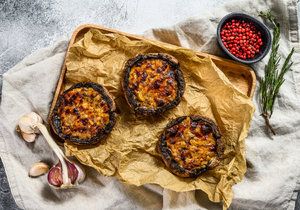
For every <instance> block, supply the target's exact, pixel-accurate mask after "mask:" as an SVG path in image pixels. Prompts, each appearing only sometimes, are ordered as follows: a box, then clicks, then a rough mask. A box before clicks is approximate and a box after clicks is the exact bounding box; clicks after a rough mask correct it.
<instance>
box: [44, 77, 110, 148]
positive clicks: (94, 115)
mask: <svg viewBox="0 0 300 210" xmlns="http://www.w3.org/2000/svg"><path fill="white" fill-rule="evenodd" d="M115 110H116V106H115V103H114V101H113V99H112V97H111V96H110V95H109V93H108V91H107V90H106V89H105V88H104V87H103V86H101V85H99V84H96V83H92V82H82V83H77V84H75V85H73V86H72V87H71V88H70V89H68V90H66V91H64V92H63V93H62V94H61V95H60V96H59V98H58V101H57V103H56V105H55V108H54V110H53V112H52V114H51V117H50V124H51V127H52V129H53V131H54V133H55V134H57V135H58V136H59V137H60V138H61V139H62V140H65V141H70V142H72V143H74V144H78V145H91V144H96V143H98V142H99V141H100V140H101V139H103V138H105V137H106V136H107V135H108V134H109V133H110V132H111V130H112V128H113V127H114V125H115V122H116V113H115Z"/></svg>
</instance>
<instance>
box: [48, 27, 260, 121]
mask: <svg viewBox="0 0 300 210" xmlns="http://www.w3.org/2000/svg"><path fill="white" fill-rule="evenodd" d="M91 28H95V29H98V30H100V31H101V32H102V33H104V34H107V33H110V34H111V33H114V34H120V35H124V36H126V37H127V38H129V39H131V40H149V39H146V38H144V37H142V36H137V35H132V34H129V33H125V32H121V31H117V30H115V29H110V28H105V27H103V26H100V25H94V24H84V25H81V26H79V27H78V28H77V29H76V30H75V31H74V32H73V34H72V37H71V40H70V42H69V46H68V51H69V49H70V47H71V46H72V44H73V43H75V42H77V41H78V40H80V39H81V38H83V35H84V34H85V33H86V32H88V31H89V30H90V29H91ZM151 41H153V40H151ZM154 42H159V41H154ZM159 43H161V44H163V45H170V44H168V43H163V42H159ZM68 51H67V52H68ZM195 53H196V54H197V56H199V57H200V58H204V57H210V58H211V59H212V61H213V62H214V63H215V64H216V65H217V66H218V68H219V69H220V70H221V71H222V72H223V73H224V74H225V75H226V76H227V78H228V79H229V81H230V82H231V83H232V84H233V85H234V86H235V87H236V88H237V89H239V90H240V91H241V92H242V93H244V94H245V95H247V96H248V97H250V98H252V97H253V93H254V89H255V85H256V76H255V73H254V71H253V70H252V68H251V67H249V66H247V65H245V64H242V63H238V62H236V61H233V60H229V59H225V58H222V57H219V56H215V55H211V54H208V53H203V52H195ZM66 54H67V53H66ZM66 71H67V68H66V60H65V61H64V63H63V66H62V69H61V72H60V76H59V79H58V82H57V85H56V89H55V92H54V96H53V100H52V104H51V107H50V112H49V116H50V115H51V113H52V110H53V109H54V106H55V104H56V102H57V99H58V96H59V95H60V93H61V92H62V91H63V90H64V78H65V74H66Z"/></svg>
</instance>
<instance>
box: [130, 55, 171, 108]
mask: <svg viewBox="0 0 300 210" xmlns="http://www.w3.org/2000/svg"><path fill="white" fill-rule="evenodd" d="M129 88H130V89H132V90H133V92H134V95H135V98H136V100H137V101H138V103H139V105H140V106H142V107H146V108H157V107H161V106H164V105H165V104H168V103H170V102H172V101H173V100H174V99H175V98H176V95H177V81H176V78H175V74H174V70H173V68H172V67H171V66H170V64H169V63H168V62H166V61H164V60H162V59H146V60H143V61H142V62H140V63H137V64H135V65H134V66H133V67H132V68H131V72H130V75H129Z"/></svg>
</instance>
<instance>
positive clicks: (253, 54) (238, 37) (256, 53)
mask: <svg viewBox="0 0 300 210" xmlns="http://www.w3.org/2000/svg"><path fill="white" fill-rule="evenodd" d="M217 39H218V43H219V45H220V47H221V48H222V50H223V51H224V52H225V53H226V54H227V55H228V56H229V57H231V58H232V59H234V60H236V61H239V62H241V63H245V64H252V63H256V62H258V61H260V60H261V59H263V58H264V57H265V56H266V55H267V54H268V52H269V50H270V48H271V34H270V31H269V29H268V28H267V27H266V26H265V25H264V24H263V23H262V22H260V21H258V20H257V19H255V18H253V17H251V16H249V15H246V14H243V13H231V14H228V15H226V16H225V17H223V18H222V20H221V21H220V22H219V25H218V28H217Z"/></svg>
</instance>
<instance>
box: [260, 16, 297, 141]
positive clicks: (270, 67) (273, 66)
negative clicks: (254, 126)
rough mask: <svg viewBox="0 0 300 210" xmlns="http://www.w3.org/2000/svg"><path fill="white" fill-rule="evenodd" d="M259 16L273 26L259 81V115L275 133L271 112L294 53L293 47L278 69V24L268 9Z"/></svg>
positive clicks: (289, 68)
mask: <svg viewBox="0 0 300 210" xmlns="http://www.w3.org/2000/svg"><path fill="white" fill-rule="evenodd" d="M259 16H261V17H263V18H265V19H266V20H268V21H269V22H270V23H271V24H272V26H273V40H272V47H271V54H270V58H269V61H268V64H267V65H266V67H265V77H264V78H263V79H262V80H261V82H260V90H259V94H260V100H261V109H262V114H261V116H262V117H263V118H264V119H265V123H266V126H267V128H268V129H269V130H270V131H271V132H272V133H273V135H276V133H275V131H274V129H273V128H272V126H271V124H270V118H271V116H272V114H273V108H274V102H275V100H276V97H277V95H278V92H279V89H280V87H281V85H282V84H283V82H284V81H285V79H284V75H285V73H286V72H288V71H289V70H291V66H292V65H293V62H292V61H291V57H292V55H293V53H294V48H293V49H292V50H291V52H290V53H289V54H288V56H287V57H286V59H285V61H284V63H283V65H282V67H281V69H279V68H278V67H279V62H280V59H281V56H280V55H279V54H278V48H279V40H280V25H279V23H278V22H277V21H276V19H275V17H274V16H273V15H272V13H271V12H270V11H267V12H260V14H259Z"/></svg>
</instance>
